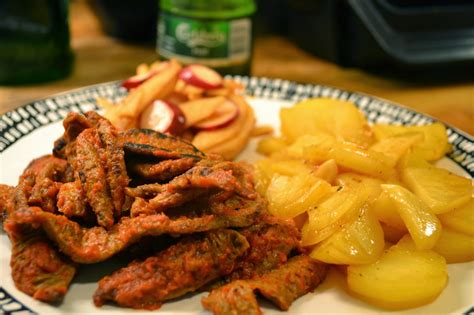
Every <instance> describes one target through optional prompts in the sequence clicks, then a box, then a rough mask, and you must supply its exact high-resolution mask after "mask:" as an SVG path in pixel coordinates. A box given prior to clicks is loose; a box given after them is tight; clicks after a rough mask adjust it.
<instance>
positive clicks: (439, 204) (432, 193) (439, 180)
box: [402, 167, 473, 214]
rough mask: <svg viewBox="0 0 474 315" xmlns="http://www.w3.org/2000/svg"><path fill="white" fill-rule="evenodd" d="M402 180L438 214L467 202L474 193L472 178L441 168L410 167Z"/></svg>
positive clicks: (403, 173)
mask: <svg viewBox="0 0 474 315" xmlns="http://www.w3.org/2000/svg"><path fill="white" fill-rule="evenodd" d="M402 180H403V182H404V183H405V184H406V185H407V186H408V188H410V190H411V191H413V192H414V193H415V195H417V196H418V197H419V198H420V199H421V200H423V202H424V203H426V204H427V205H428V206H429V207H430V209H431V211H432V212H433V213H436V214H439V213H444V212H447V211H450V210H452V209H454V208H456V207H459V206H461V205H463V204H465V203H467V202H468V201H469V200H470V199H471V196H472V193H473V189H472V180H470V179H467V178H465V177H461V176H458V175H455V174H453V173H450V172H448V171H447V170H444V169H441V168H435V167H432V168H418V167H417V168H415V167H409V168H406V169H404V170H403V172H402Z"/></svg>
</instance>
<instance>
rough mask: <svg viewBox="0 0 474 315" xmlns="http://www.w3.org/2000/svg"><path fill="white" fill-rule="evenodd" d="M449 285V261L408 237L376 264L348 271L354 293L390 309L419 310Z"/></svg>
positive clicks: (355, 266)
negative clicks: (416, 308) (447, 266)
mask: <svg viewBox="0 0 474 315" xmlns="http://www.w3.org/2000/svg"><path fill="white" fill-rule="evenodd" d="M447 282H448V274H447V270H446V261H445V259H444V258H443V256H441V255H439V254H437V253H435V252H434V251H433V250H430V249H419V248H418V247H417V246H416V245H415V243H414V242H413V241H412V240H411V238H410V236H409V235H405V236H404V237H403V238H402V239H401V240H400V241H399V242H398V243H397V244H396V245H393V246H391V247H390V248H389V249H388V250H387V251H385V252H384V253H383V254H382V255H381V257H380V258H379V259H378V260H377V261H376V262H375V263H373V264H368V265H352V266H349V267H348V268H347V284H348V286H349V289H350V290H351V292H353V293H354V294H356V296H358V297H360V298H361V299H363V300H366V301H368V302H369V303H373V304H375V305H379V306H381V307H384V308H388V309H403V308H410V307H417V306H420V305H423V304H426V303H429V302H431V301H433V300H434V299H436V298H437V297H438V295H439V294H440V293H441V291H443V289H444V287H445V286H446V283H447Z"/></svg>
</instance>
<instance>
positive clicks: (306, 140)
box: [286, 132, 336, 163]
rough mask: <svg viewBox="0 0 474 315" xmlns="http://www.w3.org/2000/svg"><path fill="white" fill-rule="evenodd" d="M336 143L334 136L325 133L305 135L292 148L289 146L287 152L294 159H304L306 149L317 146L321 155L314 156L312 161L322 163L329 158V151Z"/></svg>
mask: <svg viewBox="0 0 474 315" xmlns="http://www.w3.org/2000/svg"><path fill="white" fill-rule="evenodd" d="M335 142H336V139H334V137H333V136H331V135H328V134H326V133H324V132H318V133H316V134H312V135H303V136H301V137H298V138H297V139H296V140H295V141H294V142H293V143H292V144H291V145H290V146H288V149H287V150H286V152H287V153H288V155H289V156H291V157H293V158H300V159H304V158H305V156H304V150H305V148H307V147H310V146H316V147H317V148H318V149H319V151H321V154H320V155H318V156H313V157H312V159H311V160H312V161H314V162H320V163H322V162H324V161H326V160H327V159H328V158H329V157H328V155H327V151H329V149H330V148H331V147H332V146H333V145H334V143H335Z"/></svg>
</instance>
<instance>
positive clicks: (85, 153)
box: [74, 128, 114, 228]
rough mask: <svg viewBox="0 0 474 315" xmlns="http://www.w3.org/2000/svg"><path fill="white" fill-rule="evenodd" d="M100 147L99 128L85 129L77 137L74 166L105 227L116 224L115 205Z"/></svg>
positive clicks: (100, 223)
mask: <svg viewBox="0 0 474 315" xmlns="http://www.w3.org/2000/svg"><path fill="white" fill-rule="evenodd" d="M100 147H101V142H100V139H99V135H98V133H97V130H95V129H94V128H89V129H86V130H84V131H83V132H82V133H81V134H80V135H79V136H78V137H77V139H76V157H75V159H74V168H75V170H76V177H77V178H78V179H79V180H80V181H81V184H82V187H83V189H84V191H85V194H86V198H87V201H88V202H89V204H90V205H91V207H92V210H93V211H94V213H95V214H96V216H97V222H98V223H99V225H101V226H103V227H105V228H111V227H112V225H113V224H114V206H113V203H112V198H111V196H110V191H109V188H108V184H107V180H106V173H105V170H104V167H103V165H102V161H103V157H102V156H101V154H100V152H99V149H98V148H100Z"/></svg>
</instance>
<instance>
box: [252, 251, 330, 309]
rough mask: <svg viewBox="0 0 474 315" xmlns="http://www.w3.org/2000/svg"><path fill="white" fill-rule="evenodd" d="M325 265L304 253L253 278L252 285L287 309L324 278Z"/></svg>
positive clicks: (281, 307) (276, 303)
mask: <svg viewBox="0 0 474 315" xmlns="http://www.w3.org/2000/svg"><path fill="white" fill-rule="evenodd" d="M326 273H327V265H325V264H322V263H320V262H317V261H315V260H313V259H311V258H310V257H308V256H306V255H300V256H296V257H293V258H290V259H289V260H288V263H286V264H285V265H282V266H281V267H279V268H277V269H275V270H272V271H270V272H269V273H267V274H264V275H263V276H261V277H259V278H256V279H254V280H249V281H250V282H251V283H252V286H253V287H254V288H255V289H257V290H258V292H259V293H260V294H261V295H263V296H264V297H265V298H267V299H268V300H270V301H271V302H273V304H275V305H276V306H278V307H279V308H280V309H281V310H284V311H286V310H288V309H289V308H290V305H291V303H293V301H295V300H296V299H297V298H299V297H300V296H303V295H305V294H306V293H308V292H311V291H313V290H314V289H316V287H317V286H318V285H319V284H320V283H321V282H322V281H323V280H324V278H325V277H326Z"/></svg>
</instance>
